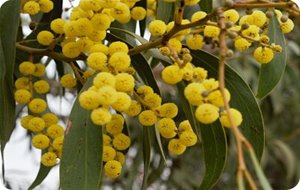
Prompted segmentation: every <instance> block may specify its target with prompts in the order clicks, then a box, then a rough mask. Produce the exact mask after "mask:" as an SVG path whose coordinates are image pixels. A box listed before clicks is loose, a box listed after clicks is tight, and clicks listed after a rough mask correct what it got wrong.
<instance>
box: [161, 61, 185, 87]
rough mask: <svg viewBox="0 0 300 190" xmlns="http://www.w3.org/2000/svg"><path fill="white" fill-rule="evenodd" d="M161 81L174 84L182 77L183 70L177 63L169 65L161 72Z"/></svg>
mask: <svg viewBox="0 0 300 190" xmlns="http://www.w3.org/2000/svg"><path fill="white" fill-rule="evenodd" d="M161 77H162V79H163V81H164V82H165V83H167V84H176V83H178V82H180V81H181V80H182V78H183V72H182V71H181V69H180V68H179V67H178V66H177V65H170V66H167V67H165V68H164V70H163V71H162V72H161Z"/></svg>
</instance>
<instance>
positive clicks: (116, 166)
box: [104, 160, 122, 179]
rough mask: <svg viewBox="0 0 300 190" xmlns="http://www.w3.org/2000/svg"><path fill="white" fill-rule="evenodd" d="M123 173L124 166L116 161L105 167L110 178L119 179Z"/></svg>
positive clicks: (111, 161) (105, 171)
mask: <svg viewBox="0 0 300 190" xmlns="http://www.w3.org/2000/svg"><path fill="white" fill-rule="evenodd" d="M121 171H122V165H121V163H120V162H118V161H116V160H110V161H108V162H107V163H106V164H105V165H104V173H105V176H107V177H109V178H113V179H114V178H117V177H118V176H119V175H120V174H121Z"/></svg>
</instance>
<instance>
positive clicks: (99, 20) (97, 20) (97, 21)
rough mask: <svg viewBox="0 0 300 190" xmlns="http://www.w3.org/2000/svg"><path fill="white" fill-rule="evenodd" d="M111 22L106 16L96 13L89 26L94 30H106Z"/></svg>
mask: <svg viewBox="0 0 300 190" xmlns="http://www.w3.org/2000/svg"><path fill="white" fill-rule="evenodd" d="M110 23H111V20H110V18H109V16H108V15H107V14H103V13H98V14H95V15H94V16H93V17H92V19H91V24H92V26H93V28H94V29H95V30H107V29H108V28H109V27H110Z"/></svg>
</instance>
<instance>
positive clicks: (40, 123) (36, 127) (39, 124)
mask: <svg viewBox="0 0 300 190" xmlns="http://www.w3.org/2000/svg"><path fill="white" fill-rule="evenodd" d="M45 126H46V125H45V121H44V120H43V119H42V118H40V117H33V118H32V119H30V120H29V121H28V129H29V130H30V131H32V132H35V133H37V132H41V131H42V130H43V129H44V128H45Z"/></svg>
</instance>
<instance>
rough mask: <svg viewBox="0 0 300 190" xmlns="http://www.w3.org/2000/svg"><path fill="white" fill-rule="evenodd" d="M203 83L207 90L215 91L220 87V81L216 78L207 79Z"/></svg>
mask: <svg viewBox="0 0 300 190" xmlns="http://www.w3.org/2000/svg"><path fill="white" fill-rule="evenodd" d="M202 84H203V86H204V88H205V89H206V90H207V91H213V90H215V89H217V88H219V81H217V80H216V79H214V78H210V79H205V80H204V81H203V82H202Z"/></svg>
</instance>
